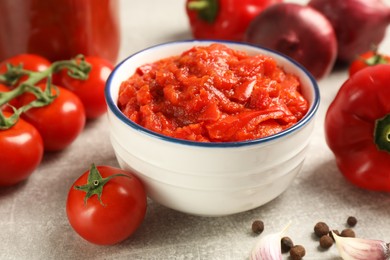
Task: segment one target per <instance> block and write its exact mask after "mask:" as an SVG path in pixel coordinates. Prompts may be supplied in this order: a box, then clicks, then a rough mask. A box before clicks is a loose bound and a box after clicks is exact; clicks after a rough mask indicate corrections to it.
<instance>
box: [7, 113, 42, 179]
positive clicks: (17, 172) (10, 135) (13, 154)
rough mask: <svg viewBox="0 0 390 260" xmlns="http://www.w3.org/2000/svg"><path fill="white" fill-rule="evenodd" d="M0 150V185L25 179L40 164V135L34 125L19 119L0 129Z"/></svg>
mask: <svg viewBox="0 0 390 260" xmlns="http://www.w3.org/2000/svg"><path fill="white" fill-rule="evenodd" d="M4 115H5V116H6V117H9V116H10V115H11V114H10V113H7V112H4ZM0 151H1V152H0V186H9V185H14V184H16V183H19V182H21V181H23V180H25V179H27V178H28V177H29V176H30V175H31V174H32V173H33V172H34V170H35V169H36V168H37V167H38V165H39V164H40V162H41V160H42V156H43V151H44V148H43V141H42V137H41V135H40V134H39V132H38V131H37V130H36V129H35V127H33V126H32V125H31V124H29V123H27V122H26V121H24V120H23V119H19V120H18V122H17V123H16V124H15V125H14V126H12V127H11V128H9V129H7V130H0Z"/></svg>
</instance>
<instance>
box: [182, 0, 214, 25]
mask: <svg viewBox="0 0 390 260" xmlns="http://www.w3.org/2000/svg"><path fill="white" fill-rule="evenodd" d="M187 8H188V9H189V10H193V11H196V12H197V13H198V18H199V19H200V20H203V21H205V22H207V23H210V24H211V23H213V22H214V21H215V19H217V15H218V12H219V3H218V0H193V1H190V2H188V4H187Z"/></svg>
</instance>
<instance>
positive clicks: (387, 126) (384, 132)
mask: <svg viewBox="0 0 390 260" xmlns="http://www.w3.org/2000/svg"><path fill="white" fill-rule="evenodd" d="M374 142H375V144H376V147H377V148H378V149H379V150H382V151H387V152H389V153H390V114H388V115H386V116H384V117H382V118H380V119H377V120H376V122H375V128H374Z"/></svg>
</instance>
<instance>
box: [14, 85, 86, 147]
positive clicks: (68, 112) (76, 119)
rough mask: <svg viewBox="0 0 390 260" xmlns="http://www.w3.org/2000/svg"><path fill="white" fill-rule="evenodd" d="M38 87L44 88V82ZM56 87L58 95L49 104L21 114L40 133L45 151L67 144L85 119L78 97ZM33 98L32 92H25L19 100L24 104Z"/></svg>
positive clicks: (81, 127) (79, 131)
mask: <svg viewBox="0 0 390 260" xmlns="http://www.w3.org/2000/svg"><path fill="white" fill-rule="evenodd" d="M38 87H40V88H41V89H45V87H46V84H39V85H38ZM57 88H58V91H59V93H58V96H57V97H56V98H55V100H54V101H53V102H52V103H51V104H49V105H47V106H43V107H39V108H32V109H30V110H28V111H26V112H25V113H23V114H22V117H23V118H24V119H25V120H26V121H28V122H30V123H31V124H32V125H34V126H35V127H36V128H37V129H38V131H39V133H40V134H41V135H42V138H43V141H44V146H45V151H59V150H62V149H64V148H66V147H67V146H69V145H70V144H71V143H72V142H73V141H74V140H75V139H76V137H77V136H78V135H79V134H80V133H81V131H82V130H83V129H84V125H85V120H86V118H85V111H84V107H83V104H82V103H81V101H80V99H79V98H78V97H77V96H76V95H75V94H73V93H72V92H70V91H69V90H67V89H65V88H62V87H57ZM34 99H35V97H34V96H33V95H32V94H28V93H27V94H24V95H22V96H21V97H20V99H19V100H20V103H21V105H26V104H28V103H30V102H31V101H33V100H34Z"/></svg>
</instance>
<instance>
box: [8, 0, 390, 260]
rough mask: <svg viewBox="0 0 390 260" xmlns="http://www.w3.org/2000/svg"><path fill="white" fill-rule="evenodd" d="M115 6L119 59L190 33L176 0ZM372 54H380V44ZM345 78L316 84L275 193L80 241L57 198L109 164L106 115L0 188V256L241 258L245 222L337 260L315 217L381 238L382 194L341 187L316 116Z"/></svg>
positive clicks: (166, 214)
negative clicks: (312, 112) (351, 221)
mask: <svg viewBox="0 0 390 260" xmlns="http://www.w3.org/2000/svg"><path fill="white" fill-rule="evenodd" d="M294 2H299V3H305V2H306V1H294ZM387 2H389V1H387ZM121 4H122V8H121V13H122V16H121V17H122V19H121V21H122V28H123V29H122V30H123V42H122V49H121V59H123V58H125V57H126V56H128V55H130V54H132V53H134V52H135V51H138V50H140V49H143V48H145V47H148V46H150V45H154V44H157V43H160V42H165V41H171V40H177V39H186V38H188V37H190V35H189V30H188V24H187V20H186V16H185V13H184V9H183V8H184V0H165V1H153V0H143V1H133V0H122V1H121ZM388 38H390V34H389V37H388ZM381 48H382V49H383V50H385V51H387V53H390V40H389V39H386V41H385V42H384V43H383V44H382V46H381ZM346 77H347V74H346V71H344V70H340V71H335V72H333V73H332V75H330V76H329V77H328V78H326V79H324V80H322V81H320V82H319V84H320V88H321V95H322V101H321V106H320V109H319V113H318V117H317V124H316V128H315V132H314V135H313V139H312V142H311V144H310V147H309V152H308V156H307V159H306V161H305V164H304V167H303V169H302V172H301V173H300V174H299V176H298V178H296V180H295V181H294V183H293V184H292V186H291V187H290V188H289V189H288V190H287V191H286V192H285V193H283V194H282V195H281V196H280V197H278V198H277V199H275V200H274V201H272V202H270V203H268V204H267V205H265V206H263V207H260V208H257V209H254V210H251V211H248V212H243V213H240V214H236V215H232V216H226V217H215V218H208V217H198V216H191V215H187V214H183V213H180V212H176V211H173V210H170V209H168V208H165V207H163V206H160V205H158V204H156V203H154V202H152V201H149V202H148V210H147V215H146V218H145V220H144V222H143V224H142V225H141V226H140V228H139V229H138V230H137V231H136V233H135V234H134V235H133V236H131V237H130V238H129V239H127V240H126V241H124V242H123V243H120V244H118V245H115V246H96V245H93V244H90V243H88V242H86V241H84V240H83V239H82V238H80V237H79V236H78V235H77V234H76V233H75V232H74V231H73V230H72V228H71V227H70V225H69V223H68V220H67V218H66V213H65V201H66V196H67V192H68V190H69V188H70V186H71V184H72V183H73V182H74V181H75V179H76V178H78V176H79V175H80V174H81V173H82V172H84V171H85V170H86V169H87V168H88V167H89V165H90V164H91V163H92V162H95V163H96V164H107V165H112V166H117V162H116V159H115V156H114V153H113V150H112V148H111V145H110V142H109V139H108V130H107V119H106V117H105V116H104V117H102V118H100V119H98V120H96V121H93V122H89V123H88V124H87V126H86V129H85V131H84V132H83V133H82V134H81V135H80V136H79V137H78V139H77V140H76V141H75V142H74V143H73V144H72V145H71V146H70V147H69V148H68V149H66V150H64V151H62V152H60V153H52V154H46V155H45V158H44V160H43V163H42V165H41V166H40V167H39V168H38V170H37V171H36V172H34V174H33V175H32V176H31V177H30V178H29V179H28V181H26V182H24V183H22V184H20V185H17V186H16V187H11V188H6V189H0V230H1V232H0V259H2V260H4V259H32V260H35V259H37V260H38V259H172V260H173V259H175V260H176V259H178V260H179V259H182V260H184V259H189V260H190V259H194V260H204V259H221V260H222V259H248V256H249V254H250V251H251V249H252V247H253V245H254V244H255V243H256V241H257V239H259V237H258V236H255V235H253V234H252V233H251V224H252V222H253V221H254V220H255V219H262V220H263V221H264V223H265V231H264V233H263V235H264V234H267V233H272V232H276V231H279V230H281V229H282V228H283V227H284V226H285V225H286V223H287V222H289V221H291V226H290V228H289V229H288V231H287V235H288V236H290V237H291V238H292V239H293V241H294V242H295V243H296V244H302V245H304V246H305V247H306V252H307V253H306V256H305V258H304V259H329V260H335V259H339V258H338V253H337V250H336V247H335V246H333V247H331V248H330V249H329V250H320V249H319V247H318V240H317V239H316V238H314V236H313V227H314V225H315V223H316V222H318V221H320V220H321V221H325V222H327V223H328V224H329V225H330V226H331V228H332V229H339V230H342V229H343V228H345V222H346V219H347V217H348V216H350V215H355V216H356V217H357V218H358V221H359V222H358V224H357V226H356V227H355V231H356V234H357V236H359V237H365V238H376V239H381V240H385V241H387V242H390V221H389V218H390V193H376V192H368V191H364V190H361V189H358V188H356V187H354V186H352V185H351V184H349V183H348V182H346V181H345V179H344V178H343V177H342V175H341V174H340V173H339V172H338V170H337V168H336V165H335V161H334V157H333V155H332V153H331V152H330V150H329V149H328V148H327V146H326V143H325V139H324V131H323V120H324V114H325V112H326V109H327V107H328V105H329V103H330V102H331V100H332V99H333V97H334V95H335V94H336V92H337V89H338V88H339V86H340V85H341V83H342V82H343V81H344V80H345V79H346ZM389 170H390V169H389ZM283 257H284V259H288V256H287V255H284V256H283Z"/></svg>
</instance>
